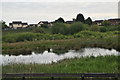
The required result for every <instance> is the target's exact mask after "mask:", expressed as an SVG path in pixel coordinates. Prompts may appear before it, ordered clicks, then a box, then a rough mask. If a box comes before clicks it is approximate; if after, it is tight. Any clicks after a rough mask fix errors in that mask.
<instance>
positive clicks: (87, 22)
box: [85, 17, 92, 25]
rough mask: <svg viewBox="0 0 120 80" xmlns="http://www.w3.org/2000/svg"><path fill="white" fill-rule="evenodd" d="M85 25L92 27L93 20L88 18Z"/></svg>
mask: <svg viewBox="0 0 120 80" xmlns="http://www.w3.org/2000/svg"><path fill="white" fill-rule="evenodd" d="M85 24H88V25H92V19H91V18H90V17H88V18H87V19H86V20H85Z"/></svg>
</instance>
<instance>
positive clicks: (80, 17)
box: [76, 14, 85, 23]
mask: <svg viewBox="0 0 120 80" xmlns="http://www.w3.org/2000/svg"><path fill="white" fill-rule="evenodd" d="M84 21H85V18H84V16H83V14H78V15H77V17H76V22H83V23H84Z"/></svg>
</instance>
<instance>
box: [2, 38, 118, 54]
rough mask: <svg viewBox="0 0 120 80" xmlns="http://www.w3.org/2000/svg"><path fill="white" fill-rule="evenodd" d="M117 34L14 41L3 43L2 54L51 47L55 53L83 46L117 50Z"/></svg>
mask: <svg viewBox="0 0 120 80" xmlns="http://www.w3.org/2000/svg"><path fill="white" fill-rule="evenodd" d="M119 46H120V45H119V43H118V36H114V37H113V36H109V37H106V36H105V37H103V38H89V37H84V38H74V39H65V40H38V41H24V42H16V43H3V44H2V53H3V54H14V55H19V54H23V55H24V54H31V52H32V51H34V52H39V53H40V52H43V51H44V50H48V49H49V48H52V49H53V50H54V51H53V52H56V53H64V52H66V51H68V50H70V49H72V50H73V49H74V50H79V49H81V48H85V47H100V48H107V49H112V48H113V49H116V50H118V51H120V50H119Z"/></svg>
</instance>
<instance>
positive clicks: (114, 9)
mask: <svg viewBox="0 0 120 80" xmlns="http://www.w3.org/2000/svg"><path fill="white" fill-rule="evenodd" d="M78 13H82V14H84V16H85V18H87V17H91V18H92V19H93V20H95V19H108V18H117V17H118V3H117V2H2V19H3V20H4V21H6V22H7V23H9V22H12V21H13V20H22V21H24V22H28V23H38V22H39V21H46V20H47V21H54V20H55V19H57V18H59V17H63V18H64V19H65V21H66V20H72V18H76V15H77V14H78Z"/></svg>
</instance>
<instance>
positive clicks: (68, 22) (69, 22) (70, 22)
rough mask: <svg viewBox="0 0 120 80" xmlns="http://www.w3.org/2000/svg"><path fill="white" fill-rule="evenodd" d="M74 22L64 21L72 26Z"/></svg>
mask: <svg viewBox="0 0 120 80" xmlns="http://www.w3.org/2000/svg"><path fill="white" fill-rule="evenodd" d="M73 22H74V21H66V22H65V23H67V24H72V23H73Z"/></svg>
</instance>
